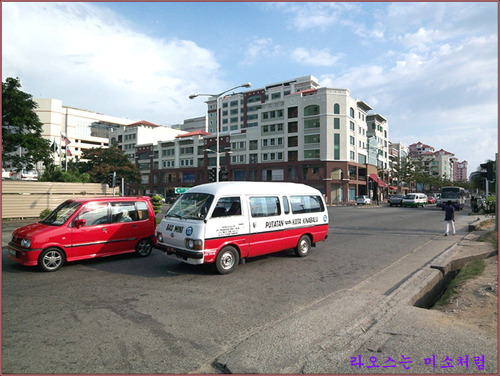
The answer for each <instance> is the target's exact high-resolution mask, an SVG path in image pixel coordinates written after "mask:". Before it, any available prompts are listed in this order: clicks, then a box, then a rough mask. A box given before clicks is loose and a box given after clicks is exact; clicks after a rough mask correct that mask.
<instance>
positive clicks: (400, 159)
mask: <svg viewBox="0 0 500 376" xmlns="http://www.w3.org/2000/svg"><path fill="white" fill-rule="evenodd" d="M389 144H390V158H389V180H388V182H389V191H392V192H395V191H397V192H402V191H406V190H408V189H409V187H408V182H406V181H404V179H403V175H404V169H405V164H407V163H408V157H409V155H410V149H409V147H408V146H406V145H404V144H402V143H400V142H398V143H389Z"/></svg>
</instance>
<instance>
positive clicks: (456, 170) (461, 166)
mask: <svg viewBox="0 0 500 376" xmlns="http://www.w3.org/2000/svg"><path fill="white" fill-rule="evenodd" d="M467 177H468V175H467V161H462V162H458V159H457V160H456V161H455V163H453V181H467Z"/></svg>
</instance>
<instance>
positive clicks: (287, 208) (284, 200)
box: [283, 196, 290, 214]
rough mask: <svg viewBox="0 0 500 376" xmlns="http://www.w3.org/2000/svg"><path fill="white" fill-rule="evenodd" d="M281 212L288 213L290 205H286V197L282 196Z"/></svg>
mask: <svg viewBox="0 0 500 376" xmlns="http://www.w3.org/2000/svg"><path fill="white" fill-rule="evenodd" d="M283 212H284V213H285V214H289V213H290V205H289V204H288V197H286V196H283Z"/></svg>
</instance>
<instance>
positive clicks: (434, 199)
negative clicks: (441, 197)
mask: <svg viewBox="0 0 500 376" xmlns="http://www.w3.org/2000/svg"><path fill="white" fill-rule="evenodd" d="M427 203H428V204H435V203H436V198H435V197H434V196H427Z"/></svg>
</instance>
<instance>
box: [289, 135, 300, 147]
mask: <svg viewBox="0 0 500 376" xmlns="http://www.w3.org/2000/svg"><path fill="white" fill-rule="evenodd" d="M295 146H299V138H298V137H297V136H292V137H288V147H295Z"/></svg>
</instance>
